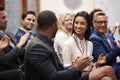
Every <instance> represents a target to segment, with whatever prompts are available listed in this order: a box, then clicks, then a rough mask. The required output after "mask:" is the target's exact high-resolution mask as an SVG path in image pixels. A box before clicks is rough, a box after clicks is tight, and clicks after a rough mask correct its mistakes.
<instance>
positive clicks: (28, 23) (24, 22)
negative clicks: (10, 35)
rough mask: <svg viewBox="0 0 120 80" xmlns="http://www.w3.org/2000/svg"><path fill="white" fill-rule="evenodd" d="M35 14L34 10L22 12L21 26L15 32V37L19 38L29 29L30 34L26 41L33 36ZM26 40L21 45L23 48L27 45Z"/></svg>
mask: <svg viewBox="0 0 120 80" xmlns="http://www.w3.org/2000/svg"><path fill="white" fill-rule="evenodd" d="M35 20H36V14H35V12H34V11H27V12H24V13H23V14H22V16H21V26H20V27H19V29H18V31H17V33H16V34H15V37H16V39H17V40H18V42H19V40H20V38H21V37H22V36H23V35H24V34H25V33H26V32H28V31H31V35H30V36H29V37H28V39H27V42H28V41H29V40H30V39H31V38H33V35H32V34H33V32H32V29H33V28H34V26H35ZM27 42H26V43H25V44H24V45H23V46H22V47H23V48H24V47H25V46H26V45H27Z"/></svg>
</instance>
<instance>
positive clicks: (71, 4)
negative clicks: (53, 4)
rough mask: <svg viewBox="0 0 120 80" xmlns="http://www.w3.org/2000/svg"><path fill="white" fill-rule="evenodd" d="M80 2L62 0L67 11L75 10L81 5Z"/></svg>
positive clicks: (80, 0) (79, 0)
mask: <svg viewBox="0 0 120 80" xmlns="http://www.w3.org/2000/svg"><path fill="white" fill-rule="evenodd" d="M81 2H82V0H64V3H65V5H66V7H67V8H69V9H77V8H78V7H79V6H80V5H81Z"/></svg>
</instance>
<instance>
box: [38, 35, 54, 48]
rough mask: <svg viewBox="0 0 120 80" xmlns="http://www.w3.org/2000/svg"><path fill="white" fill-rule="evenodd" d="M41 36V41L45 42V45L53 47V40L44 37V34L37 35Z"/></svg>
mask: <svg viewBox="0 0 120 80" xmlns="http://www.w3.org/2000/svg"><path fill="white" fill-rule="evenodd" d="M37 34H38V35H39V36H38V37H39V39H41V40H42V41H43V42H45V43H48V44H49V45H51V46H53V41H52V39H49V38H47V37H46V36H44V35H42V34H40V33H37Z"/></svg>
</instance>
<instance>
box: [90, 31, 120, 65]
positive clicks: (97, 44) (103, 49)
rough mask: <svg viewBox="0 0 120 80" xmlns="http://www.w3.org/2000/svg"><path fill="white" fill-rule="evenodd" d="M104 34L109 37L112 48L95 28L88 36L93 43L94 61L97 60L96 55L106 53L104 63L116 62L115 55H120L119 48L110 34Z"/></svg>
mask: <svg viewBox="0 0 120 80" xmlns="http://www.w3.org/2000/svg"><path fill="white" fill-rule="evenodd" d="M106 36H107V37H108V38H109V39H110V41H111V43H112V44H113V46H114V48H113V49H112V48H111V47H110V45H109V43H108V42H107V40H106V39H105V38H104V37H103V36H102V35H101V34H100V33H98V32H97V31H96V30H94V32H93V33H92V35H91V36H90V41H92V43H93V56H94V61H97V59H98V56H99V55H100V54H101V53H103V54H104V55H106V54H107V62H106V64H109V65H112V64H114V63H116V57H117V56H119V55H120V48H119V47H118V46H117V44H116V42H115V39H114V37H113V36H112V35H111V34H108V33H106Z"/></svg>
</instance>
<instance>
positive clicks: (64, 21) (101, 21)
mask: <svg viewBox="0 0 120 80" xmlns="http://www.w3.org/2000/svg"><path fill="white" fill-rule="evenodd" d="M80 16H82V17H83V18H84V19H86V21H87V24H88V25H89V26H87V28H84V25H85V22H84V23H83V21H82V19H80V20H79V22H80V23H79V26H78V27H77V23H78V22H75V17H76V16H75V17H74V18H73V16H72V15H71V14H69V13H65V14H63V15H61V16H60V18H59V26H58V31H57V33H56V36H55V41H54V48H55V51H56V52H57V54H58V57H59V58H60V60H61V63H62V64H63V65H64V66H65V67H68V66H70V65H72V63H73V61H74V60H75V59H76V58H77V57H78V56H83V55H84V56H93V58H94V59H93V61H94V62H96V63H97V64H99V66H104V65H110V66H112V68H113V69H114V71H115V74H116V76H117V78H120V76H119V73H120V72H119V71H120V63H119V62H116V58H117V57H119V56H120V48H119V47H120V41H119V40H118V41H117V42H115V39H114V37H113V36H114V33H115V31H116V29H117V26H115V27H113V29H112V31H110V32H109V31H108V28H107V26H108V25H107V24H108V16H107V15H106V14H105V12H104V11H102V10H101V9H94V10H93V11H91V13H90V19H89V18H86V16H85V14H84V15H80ZM76 20H77V19H76ZM72 21H73V24H72ZM90 21H91V22H90ZM82 23H83V24H82ZM90 23H91V24H90ZM90 25H91V26H92V27H91V26H90ZM90 29H92V30H90ZM71 34H72V36H71ZM106 37H107V39H106ZM108 39H109V40H108ZM111 44H113V45H112V47H113V48H111ZM66 56H67V57H66ZM99 60H100V61H99Z"/></svg>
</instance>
